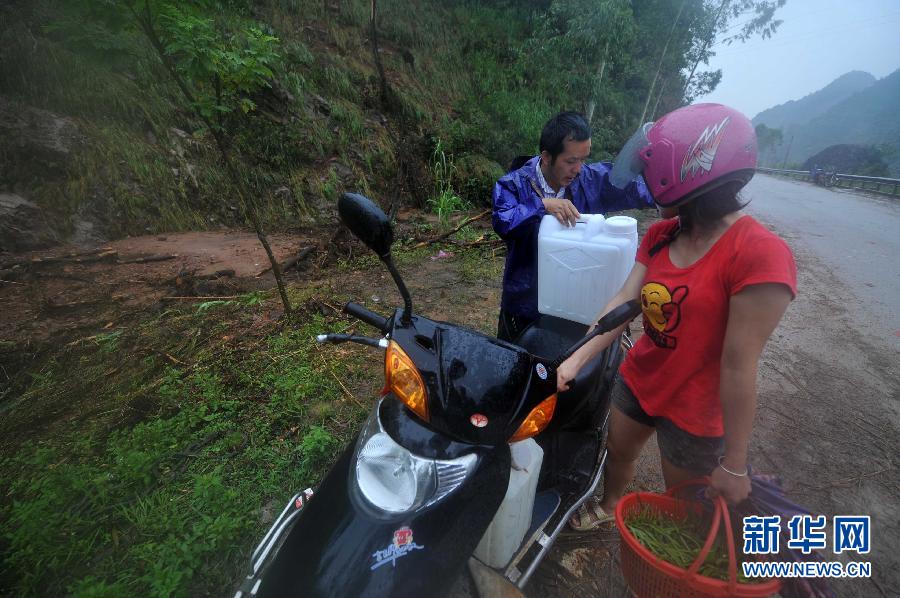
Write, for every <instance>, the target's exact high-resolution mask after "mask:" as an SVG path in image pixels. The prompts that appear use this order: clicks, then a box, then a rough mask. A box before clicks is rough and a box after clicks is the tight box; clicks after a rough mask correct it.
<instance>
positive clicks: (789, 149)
mask: <svg viewBox="0 0 900 598" xmlns="http://www.w3.org/2000/svg"><path fill="white" fill-rule="evenodd" d="M792 143H794V136H793V135H791V140H790V141H788V146H787V150H786V151H785V152H784V162H782V163H781V169H782V170H784V169H785V168H786V167H787V161H788V156H790V155H791V144H792Z"/></svg>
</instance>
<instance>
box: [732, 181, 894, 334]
mask: <svg viewBox="0 0 900 598" xmlns="http://www.w3.org/2000/svg"><path fill="white" fill-rule="evenodd" d="M744 197H745V199H750V200H751V203H750V205H749V206H748V207H747V211H748V212H749V213H751V214H753V215H754V216H756V217H757V218H758V219H760V220H762V221H764V222H766V223H769V224H771V225H772V226H773V228H775V230H776V231H778V233H779V234H781V235H782V236H783V237H784V238H785V239H786V240H787V241H788V243H790V244H791V246H792V247H793V248H794V250H795V251H804V250H806V251H811V252H813V253H814V254H816V255H817V257H818V258H819V259H821V260H822V261H823V262H825V263H827V264H828V266H829V268H830V269H831V271H832V273H833V274H834V275H835V276H836V277H837V278H838V279H840V280H841V281H842V282H843V283H845V284H846V285H847V286H848V287H850V288H851V289H853V292H854V294H855V295H856V296H857V297H858V298H859V299H861V300H862V305H861V306H859V304H858V306H857V307H858V309H862V310H865V312H866V313H859V314H856V315H857V316H858V317H855V318H853V319H854V320H855V321H856V323H857V324H858V325H860V326H862V327H864V328H866V329H865V330H861V332H864V333H865V334H867V335H869V336H870V338H872V339H880V340H882V341H884V342H887V343H888V345H889V346H893V347H894V348H897V347H900V199H891V198H883V199H882V198H880V197H872V196H870V195H863V194H858V193H854V192H851V191H848V190H832V189H825V188H822V187H815V186H813V185H811V184H809V183H802V182H798V181H790V180H785V179H781V178H776V177H772V176H767V175H757V176H755V177H754V178H753V180H752V181H751V182H750V184H749V185H748V186H747V187H746V189H745V191H744ZM801 292H802V289H801Z"/></svg>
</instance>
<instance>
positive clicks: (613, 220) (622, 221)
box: [605, 216, 637, 236]
mask: <svg viewBox="0 0 900 598" xmlns="http://www.w3.org/2000/svg"><path fill="white" fill-rule="evenodd" d="M605 224H606V233H607V234H609V235H616V236H629V235H633V234H636V233H637V220H635V219H634V218H632V217H631V216H612V217H610V218H607V219H606V223H605Z"/></svg>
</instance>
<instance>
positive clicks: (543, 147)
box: [493, 112, 654, 341]
mask: <svg viewBox="0 0 900 598" xmlns="http://www.w3.org/2000/svg"><path fill="white" fill-rule="evenodd" d="M539 149H540V152H541V153H540V155H538V156H535V157H533V158H531V159H530V160H528V161H527V162H525V163H524V165H522V166H521V167H519V168H517V169H515V170H512V171H511V172H509V173H507V174H506V175H504V176H503V177H501V178H500V180H498V181H497V183H496V184H495V185H494V193H493V206H494V211H493V224H494V230H495V231H496V232H497V234H498V235H500V237H502V238H503V239H504V240H505V241H506V248H507V253H506V268H505V270H504V272H503V298H502V300H501V304H500V320H499V322H498V324H497V337H498V338H500V339H502V340H508V341H512V340H513V339H515V338H516V337H517V336H518V335H519V333H520V332H521V331H522V330H523V329H524V328H525V327H526V326H528V324H530V323H531V322H533V321H534V320H535V319H537V317H538V310H537V295H538V289H537V241H538V228H539V226H540V223H541V218H543V216H544V215H545V214H552V215H553V216H555V217H556V218H557V219H558V220H559V221H560V222H561V223H563V224H564V225H566V226H574V225H575V221H576V220H577V219H578V218H579V217H580V216H581V212H584V213H586V214H604V215H605V214H606V213H607V212H616V211H619V210H628V209H633V208H650V207H653V206H654V203H653V198H652V197H651V196H650V193H649V192H648V191H647V187H646V185H645V184H644V180H643V179H642V178H640V177H638V178H636V179H635V180H634V181H632V182H631V183H629V184H628V185H627V186H626V187H625V189H619V188H617V187H615V186H613V185H612V183H610V182H609V171H610V169H611V168H612V164H611V163H609V162H595V163H593V164H585V163H584V162H585V160H587V158H588V156H589V155H590V153H591V127H590V125H589V124H588V123H587V121H586V120H585V119H584V117H583V116H581V115H580V114H578V113H577V112H561V113H559V114H557V115H556V116H554V117H553V118H551V119H550V120H549V121H547V124H545V125H544V129H543V130H542V131H541V139H540V145H539Z"/></svg>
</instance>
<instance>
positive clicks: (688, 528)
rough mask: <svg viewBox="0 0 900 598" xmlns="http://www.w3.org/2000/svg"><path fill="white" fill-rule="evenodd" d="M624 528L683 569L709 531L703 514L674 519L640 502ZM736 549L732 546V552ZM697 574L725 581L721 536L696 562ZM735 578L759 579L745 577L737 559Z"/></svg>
mask: <svg viewBox="0 0 900 598" xmlns="http://www.w3.org/2000/svg"><path fill="white" fill-rule="evenodd" d="M625 526H626V527H627V528H628V531H630V532H631V534H632V535H633V536H634V537H635V538H636V539H637V540H638V542H640V543H641V544H643V545H644V547H645V548H647V550H649V551H650V552H652V553H653V554H654V555H656V556H657V557H659V558H661V559H662V560H664V561H666V562H669V563H671V564H673V565H675V566H676V567H681V568H682V569H687V568H689V567H690V566H691V564H693V562H694V560H696V558H697V556H698V555H699V554H700V550H701V549H702V548H703V544H704V542H705V541H706V535H707V534H708V533H709V521H708V520H706V521H704V520H703V518H699V517H698V518H694V519H692V518H689V517H684V518H681V519H675V518H672V517H670V516H669V515H666V514H664V513H660V512H659V511H658V510H656V509H653V508H651V507H650V506H649V505H643V506H642V507H641V509H640V511H638V512H637V513H634V514H632V515H629V516H628V517H627V518H626V519H625ZM739 555H740V552H739V551H738V550H737V549H736V550H735V556H739ZM699 573H700V575H703V576H705V577H711V578H714V579H721V580H724V581H728V550H727V548H726V547H725V541H724V540H723V539H722V537H721V536H719V537H717V538H716V541H715V542H714V543H713V546H712V548H711V549H710V551H709V554H708V555H707V556H706V560H705V561H704V562H703V564H702V565H701V566H700V569H699ZM737 578H738V582H740V583H752V582H754V581H760V580H749V579H747V578H746V577H745V576H744V574H743V571H742V568H741V566H740V562H738V567H737Z"/></svg>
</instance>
